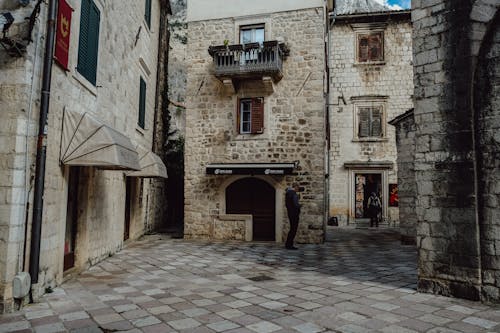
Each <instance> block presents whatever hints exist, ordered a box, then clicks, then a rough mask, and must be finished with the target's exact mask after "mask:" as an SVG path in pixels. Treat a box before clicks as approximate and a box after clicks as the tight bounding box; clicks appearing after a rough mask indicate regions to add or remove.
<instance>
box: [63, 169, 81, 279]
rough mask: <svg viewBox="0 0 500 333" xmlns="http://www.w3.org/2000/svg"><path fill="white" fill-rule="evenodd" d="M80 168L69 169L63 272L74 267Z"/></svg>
mask: <svg viewBox="0 0 500 333" xmlns="http://www.w3.org/2000/svg"><path fill="white" fill-rule="evenodd" d="M79 180H80V167H70V168H69V178H68V203H67V207H66V231H65V237H64V270H65V271H66V270H68V269H70V268H72V267H74V266H75V248H76V233H77V226H78V189H79V186H78V183H79Z"/></svg>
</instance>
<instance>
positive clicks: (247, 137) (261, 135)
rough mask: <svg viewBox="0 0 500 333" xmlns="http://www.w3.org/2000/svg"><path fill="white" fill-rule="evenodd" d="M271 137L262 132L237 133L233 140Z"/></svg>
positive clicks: (266, 138)
mask: <svg viewBox="0 0 500 333" xmlns="http://www.w3.org/2000/svg"><path fill="white" fill-rule="evenodd" d="M268 139H269V137H268V136H267V135H265V134H264V133H261V134H237V135H235V136H234V138H233V139H232V140H231V141H249V140H268Z"/></svg>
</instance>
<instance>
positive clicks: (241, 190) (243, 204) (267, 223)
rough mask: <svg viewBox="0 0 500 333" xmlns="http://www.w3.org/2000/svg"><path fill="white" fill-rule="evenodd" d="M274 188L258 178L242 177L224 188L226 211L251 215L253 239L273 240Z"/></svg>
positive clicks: (274, 237) (274, 233) (274, 232)
mask: <svg viewBox="0 0 500 333" xmlns="http://www.w3.org/2000/svg"><path fill="white" fill-rule="evenodd" d="M275 194H276V193H275V190H274V188H273V187H272V186H271V185H269V184H268V183H267V182H265V181H263V180H261V179H258V178H243V179H239V180H237V181H235V182H234V183H232V184H231V185H229V186H228V187H227V188H226V213H227V214H251V215H252V216H253V240H256V241H274V240H275V239H276V231H275V230H276V229H275V215H276V212H275V207H276V205H275V200H276V197H275Z"/></svg>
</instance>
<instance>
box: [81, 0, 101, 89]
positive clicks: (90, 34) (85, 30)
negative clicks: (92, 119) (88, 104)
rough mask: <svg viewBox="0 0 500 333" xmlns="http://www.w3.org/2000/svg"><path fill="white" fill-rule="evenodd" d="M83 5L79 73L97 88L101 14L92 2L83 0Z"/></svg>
mask: <svg viewBox="0 0 500 333" xmlns="http://www.w3.org/2000/svg"><path fill="white" fill-rule="evenodd" d="M81 3H82V7H81V15H80V41H79V45H78V65H77V71H78V72H79V73H80V74H81V75H82V76H83V77H84V78H86V79H87V80H88V81H89V82H90V83H92V84H93V85H94V86H95V85H96V75H97V54H98V48H99V21H100V12H99V9H98V8H97V6H96V5H95V4H94V2H93V1H92V0H82V2H81Z"/></svg>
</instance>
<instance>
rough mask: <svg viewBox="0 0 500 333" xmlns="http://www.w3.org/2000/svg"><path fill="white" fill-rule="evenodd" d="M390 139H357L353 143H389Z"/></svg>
mask: <svg viewBox="0 0 500 333" xmlns="http://www.w3.org/2000/svg"><path fill="white" fill-rule="evenodd" d="M388 141H389V139H388V138H355V139H352V142H388Z"/></svg>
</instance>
